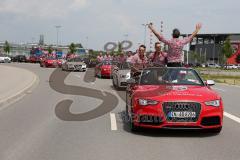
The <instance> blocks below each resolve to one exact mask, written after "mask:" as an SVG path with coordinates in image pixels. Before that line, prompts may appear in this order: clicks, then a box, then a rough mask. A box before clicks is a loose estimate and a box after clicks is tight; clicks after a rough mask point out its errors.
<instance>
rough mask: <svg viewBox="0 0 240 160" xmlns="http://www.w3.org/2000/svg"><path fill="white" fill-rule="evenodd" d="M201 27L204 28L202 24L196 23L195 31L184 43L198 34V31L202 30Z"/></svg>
mask: <svg viewBox="0 0 240 160" xmlns="http://www.w3.org/2000/svg"><path fill="white" fill-rule="evenodd" d="M201 28H202V24H201V23H198V24H197V25H196V29H195V31H194V32H193V33H192V34H191V36H189V37H187V38H186V39H185V41H184V44H187V43H189V42H191V41H192V39H193V38H194V37H195V36H196V35H197V34H198V32H199V31H200V29H201Z"/></svg>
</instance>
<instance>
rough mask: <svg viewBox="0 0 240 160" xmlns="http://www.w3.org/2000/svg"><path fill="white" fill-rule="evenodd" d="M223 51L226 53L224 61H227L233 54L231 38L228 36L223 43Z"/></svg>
mask: <svg viewBox="0 0 240 160" xmlns="http://www.w3.org/2000/svg"><path fill="white" fill-rule="evenodd" d="M222 53H223V55H224V61H225V63H227V59H228V58H230V57H231V56H232V54H233V48H232V45H231V42H230V38H229V37H228V38H227V39H226V41H225V42H224V44H223V48H222Z"/></svg>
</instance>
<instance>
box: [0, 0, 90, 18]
mask: <svg viewBox="0 0 240 160" xmlns="http://www.w3.org/2000/svg"><path fill="white" fill-rule="evenodd" d="M86 5H87V0H51V1H49V0H41V1H39V0H5V1H1V2H0V13H8V14H16V15H18V16H27V17H38V18H47V19H49V18H56V17H62V16H67V15H68V14H69V13H70V12H71V11H72V10H76V9H81V8H84V7H85V6H86Z"/></svg>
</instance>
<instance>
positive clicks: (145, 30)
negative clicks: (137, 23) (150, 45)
mask: <svg viewBox="0 0 240 160" xmlns="http://www.w3.org/2000/svg"><path fill="white" fill-rule="evenodd" d="M142 26H143V27H144V39H143V42H144V45H145V46H146V36H147V26H148V24H142Z"/></svg>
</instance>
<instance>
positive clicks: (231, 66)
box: [225, 64, 238, 69]
mask: <svg viewBox="0 0 240 160" xmlns="http://www.w3.org/2000/svg"><path fill="white" fill-rule="evenodd" d="M225 68H226V69H238V66H236V65H234V64H229V65H227V66H225Z"/></svg>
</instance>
